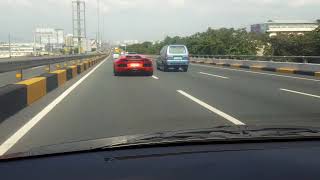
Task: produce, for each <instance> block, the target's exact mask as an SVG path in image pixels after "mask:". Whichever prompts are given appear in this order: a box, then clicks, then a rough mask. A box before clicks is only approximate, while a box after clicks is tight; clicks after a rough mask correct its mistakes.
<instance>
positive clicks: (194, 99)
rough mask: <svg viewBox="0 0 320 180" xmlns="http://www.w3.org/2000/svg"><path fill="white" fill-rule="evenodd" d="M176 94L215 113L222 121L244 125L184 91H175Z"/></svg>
mask: <svg viewBox="0 0 320 180" xmlns="http://www.w3.org/2000/svg"><path fill="white" fill-rule="evenodd" d="M177 92H178V93H180V94H182V95H183V96H185V97H187V98H189V99H191V100H192V101H194V102H196V103H198V104H199V105H201V106H202V107H204V108H206V109H208V110H210V111H211V112H213V113H215V114H217V115H219V116H221V117H223V118H224V119H226V120H228V121H230V122H232V123H233V124H235V125H245V124H244V123H243V122H241V121H239V120H238V119H236V118H234V117H232V116H230V115H228V114H226V113H224V112H222V111H220V110H219V109H216V108H214V107H212V106H210V105H209V104H207V103H205V102H203V101H201V100H199V99H197V98H195V97H193V96H191V95H190V94H188V93H186V92H184V91H182V90H177Z"/></svg>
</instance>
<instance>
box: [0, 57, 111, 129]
mask: <svg viewBox="0 0 320 180" xmlns="http://www.w3.org/2000/svg"><path fill="white" fill-rule="evenodd" d="M104 58H105V56H98V57H93V58H90V59H87V60H84V61H82V62H80V61H78V63H74V64H73V65H71V66H67V67H65V68H62V69H59V70H56V71H52V72H48V73H44V74H42V75H40V76H38V77H34V78H31V79H27V80H24V81H21V82H18V83H16V84H9V85H6V86H3V87H1V88H0V123H1V122H2V121H3V120H5V119H6V118H8V117H10V116H12V115H14V114H15V113H17V112H18V111H20V110H22V109H23V108H25V107H27V106H29V105H31V104H32V103H34V102H36V101H37V100H39V99H41V98H42V97H43V96H45V95H46V94H47V93H49V92H51V91H53V90H54V89H56V88H58V87H59V86H62V85H64V84H65V83H66V82H67V81H69V80H71V79H73V78H75V77H76V76H77V75H79V74H81V73H82V72H84V71H86V70H88V69H89V68H90V67H92V66H94V65H95V64H97V63H99V62H100V61H102V60H103V59H104Z"/></svg>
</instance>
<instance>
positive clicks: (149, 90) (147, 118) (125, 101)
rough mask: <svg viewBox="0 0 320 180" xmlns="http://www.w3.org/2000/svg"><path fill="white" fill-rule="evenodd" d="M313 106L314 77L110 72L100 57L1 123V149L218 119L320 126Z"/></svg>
mask: <svg viewBox="0 0 320 180" xmlns="http://www.w3.org/2000/svg"><path fill="white" fill-rule="evenodd" d="M57 97H58V98H57ZM319 107H320V79H316V78H313V77H307V76H298V75H286V74H280V73H271V72H264V71H250V70H242V69H233V68H223V67H218V66H210V65H197V64H192V65H191V66H190V68H189V71H188V72H187V73H184V72H162V71H157V70H155V73H154V76H153V77H148V76H121V77H115V76H113V69H112V60H111V59H106V60H105V61H103V62H101V63H100V64H99V65H97V66H95V67H94V68H92V69H90V71H88V72H87V73H85V74H83V75H81V76H79V77H77V78H75V79H73V80H71V81H69V82H68V83H67V84H66V85H65V86H64V87H63V88H59V89H58V90H55V91H54V92H52V93H50V94H48V95H47V96H46V97H44V98H43V99H41V100H40V101H38V102H36V103H35V104H33V105H32V106H30V107H27V108H26V109H24V110H22V111H21V112H19V113H18V114H16V115H15V116H13V117H11V118H9V119H7V120H6V121H4V122H3V123H2V124H0V144H2V145H1V146H0V152H1V150H4V149H5V150H6V151H5V152H6V153H13V152H21V151H26V150H28V149H30V148H34V147H39V146H45V145H51V144H59V143H65V142H72V141H80V140H88V139H97V138H106V137H114V136H122V135H134V134H141V133H154V132H158V131H167V130H183V129H196V128H207V127H215V126H220V125H230V126H236V125H299V126H320V110H319ZM22 128H23V130H22ZM19 130H20V131H19ZM4 142H6V143H4ZM8 143H9V144H8ZM10 143H11V144H10ZM2 152H4V151H2Z"/></svg>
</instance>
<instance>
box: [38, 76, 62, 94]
mask: <svg viewBox="0 0 320 180" xmlns="http://www.w3.org/2000/svg"><path fill="white" fill-rule="evenodd" d="M40 77H44V78H46V86H47V93H49V92H51V91H53V90H54V89H56V88H58V87H59V85H58V75H57V74H54V73H44V74H41V75H40Z"/></svg>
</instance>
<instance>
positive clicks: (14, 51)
mask: <svg viewBox="0 0 320 180" xmlns="http://www.w3.org/2000/svg"><path fill="white" fill-rule="evenodd" d="M9 47H10V48H9ZM33 50H34V49H33V44H32V43H11V45H10V46H9V44H8V43H0V58H7V57H10V55H11V57H19V56H32V55H34V51H33Z"/></svg>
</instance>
